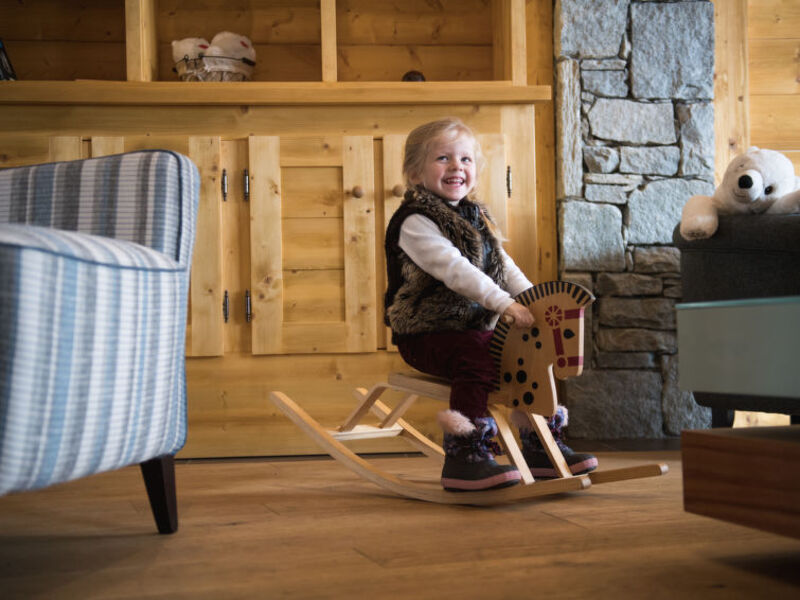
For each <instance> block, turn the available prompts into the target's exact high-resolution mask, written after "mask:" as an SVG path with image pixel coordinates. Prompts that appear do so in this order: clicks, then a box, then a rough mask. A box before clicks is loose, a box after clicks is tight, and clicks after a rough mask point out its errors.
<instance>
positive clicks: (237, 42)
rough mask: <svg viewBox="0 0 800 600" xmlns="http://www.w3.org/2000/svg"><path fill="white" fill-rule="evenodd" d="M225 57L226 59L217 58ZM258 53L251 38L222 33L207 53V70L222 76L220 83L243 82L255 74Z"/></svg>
mask: <svg viewBox="0 0 800 600" xmlns="http://www.w3.org/2000/svg"><path fill="white" fill-rule="evenodd" d="M215 57H224V58H215ZM255 61H256V51H255V50H254V49H253V44H252V42H251V41H250V39H249V38H247V37H246V36H244V35H239V34H238V33H232V32H230V31H221V32H219V33H218V34H217V35H215V36H214V38H213V39H212V40H211V46H210V47H209V49H208V51H207V52H206V58H205V62H206V69H207V70H208V71H209V72H211V73H218V74H220V77H219V78H216V77H212V78H211V79H213V80H218V81H237V80H238V81H243V80H245V79H249V78H250V76H251V75H252V74H253V66H254V65H255V64H256V62H255Z"/></svg>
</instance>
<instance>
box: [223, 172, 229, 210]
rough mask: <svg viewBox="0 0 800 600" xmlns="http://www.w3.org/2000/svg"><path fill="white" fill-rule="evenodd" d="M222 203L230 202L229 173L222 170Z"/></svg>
mask: <svg viewBox="0 0 800 600" xmlns="http://www.w3.org/2000/svg"><path fill="white" fill-rule="evenodd" d="M222 201H223V202H227V201H228V171H227V169H222Z"/></svg>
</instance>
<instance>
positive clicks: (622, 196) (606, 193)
mask: <svg viewBox="0 0 800 600" xmlns="http://www.w3.org/2000/svg"><path fill="white" fill-rule="evenodd" d="M586 199H587V200H588V201H589V202H606V203H608V204H625V203H626V202H627V201H628V192H626V191H625V188H623V187H622V186H621V185H587V186H586Z"/></svg>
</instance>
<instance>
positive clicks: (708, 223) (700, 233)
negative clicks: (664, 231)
mask: <svg viewBox="0 0 800 600" xmlns="http://www.w3.org/2000/svg"><path fill="white" fill-rule="evenodd" d="M796 212H800V177H797V176H796V175H795V172H794V165H793V164H792V162H791V161H790V160H789V159H788V158H787V157H786V156H785V155H783V154H781V153H780V152H776V151H775V150H766V149H761V148H757V147H755V146H753V147H751V148H748V150H747V152H744V153H743V154H740V155H738V156H736V157H734V159H733V160H732V161H731V162H730V164H728V168H727V169H726V170H725V175H724V176H723V178H722V183H721V184H720V185H719V186H718V187H717V189H716V190H714V195H713V196H692V197H691V198H689V201H688V202H687V203H686V204H685V205H684V207H683V214H682V216H681V224H680V232H681V235H682V236H683V238H684V239H687V240H692V239H705V238H709V237H711V236H712V235H714V233H715V232H716V231H717V226H718V216H719V215H734V214H760V213H767V214H788V213H796Z"/></svg>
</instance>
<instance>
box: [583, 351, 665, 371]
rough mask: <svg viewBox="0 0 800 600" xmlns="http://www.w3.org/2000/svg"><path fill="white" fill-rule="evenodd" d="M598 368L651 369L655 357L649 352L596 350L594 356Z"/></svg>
mask: <svg viewBox="0 0 800 600" xmlns="http://www.w3.org/2000/svg"><path fill="white" fill-rule="evenodd" d="M595 362H596V364H597V368H598V369H652V368H654V367H655V366H656V361H655V357H654V356H653V355H652V354H651V353H649V352H598V353H597V355H596V356H595Z"/></svg>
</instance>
